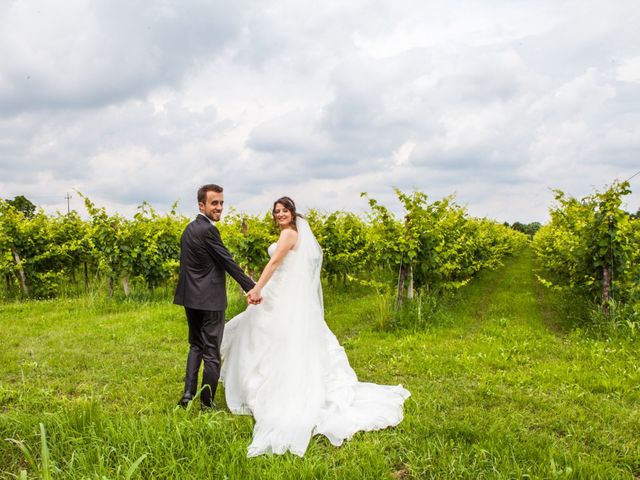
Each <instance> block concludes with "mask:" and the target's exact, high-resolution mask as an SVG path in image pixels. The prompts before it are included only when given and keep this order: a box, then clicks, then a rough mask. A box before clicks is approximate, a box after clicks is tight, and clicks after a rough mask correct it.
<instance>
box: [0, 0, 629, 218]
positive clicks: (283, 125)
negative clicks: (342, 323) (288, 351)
mask: <svg viewBox="0 0 640 480" xmlns="http://www.w3.org/2000/svg"><path fill="white" fill-rule="evenodd" d="M52 18H55V19H56V21H51V19H52ZM639 23H640V13H638V9H637V8H636V6H635V2H633V1H622V0H621V1H619V2H614V3H609V4H603V3H601V2H582V1H580V2H578V1H569V2H563V3H558V2H551V1H543V2H533V3H532V2H528V3H525V2H515V3H514V2H504V1H497V0H496V1H489V2H472V1H466V2H461V3H456V4H452V3H451V2H444V1H435V2H415V1H409V0H406V1H400V2H396V3H393V4H392V3H389V2H369V1H366V2H365V1H364V0H362V1H361V0H357V1H353V2H348V3H345V2H337V1H330V2H324V3H321V4H318V3H310V2H299V1H284V0H280V1H270V2H257V1H246V2H230V1H217V2H210V1H205V0H190V1H183V2H177V1H176V0H163V1H162V2H152V1H140V2H133V3H131V2H125V1H109V2H107V1H99V2H88V1H80V0H71V1H69V2H64V3H60V2H54V1H52V0H46V1H40V2H36V1H34V0H22V1H12V2H4V3H2V4H0V197H11V196H14V195H18V194H25V195H26V196H27V197H29V198H32V199H33V200H34V201H36V202H37V203H39V204H42V205H45V206H46V207H47V208H49V209H55V208H58V209H64V208H66V202H65V201H64V199H63V197H64V195H65V193H66V192H67V191H71V189H72V188H78V189H79V190H80V191H82V192H83V193H85V194H87V195H89V196H90V197H91V198H93V199H95V200H96V201H98V202H99V203H100V202H102V203H104V204H106V205H108V206H109V207H110V208H112V209H118V210H120V211H122V212H123V213H127V214H128V213H131V212H133V211H135V207H136V206H137V205H138V204H139V203H141V202H142V201H143V200H148V201H151V202H152V203H154V204H156V205H158V207H159V208H161V209H162V208H165V209H166V208H168V206H170V205H171V203H173V201H174V200H176V199H180V200H181V202H182V203H181V205H182V209H183V211H184V212H185V213H190V212H192V211H193V210H194V206H195V202H194V200H193V197H194V192H195V190H196V188H197V187H198V186H199V185H200V184H201V183H205V182H209V181H215V182H218V183H221V184H223V185H224V186H225V193H226V198H227V202H228V203H229V204H230V205H234V206H236V207H238V208H240V209H247V210H249V211H253V212H263V211H265V210H266V209H268V208H269V206H270V204H271V201H272V200H273V198H276V197H278V196H281V195H283V194H290V195H292V196H294V198H296V200H297V201H298V203H299V204H300V205H301V206H302V208H303V209H304V208H312V207H315V208H321V209H329V210H330V209H338V208H339V209H350V210H358V209H365V208H366V202H365V201H364V200H363V199H361V198H360V197H359V193H360V192H361V191H367V192H369V193H370V194H371V195H372V196H375V197H376V198H379V199H380V200H381V201H385V202H388V203H389V204H390V205H396V206H397V202H394V200H393V192H392V189H391V187H392V186H398V187H401V188H405V189H411V188H419V189H422V190H424V191H425V192H426V193H428V194H429V196H430V198H432V199H435V198H438V197H441V196H444V195H448V194H451V193H456V194H457V196H458V200H459V201H460V202H461V203H464V204H467V205H468V207H469V210H470V211H471V212H472V213H473V214H475V215H480V216H490V217H493V218H496V219H499V220H508V221H516V220H520V221H533V220H536V219H537V220H542V219H544V218H546V215H547V214H546V211H547V207H548V205H549V203H550V201H551V198H552V197H551V194H550V188H556V187H559V188H562V189H565V190H567V191H568V193H570V194H574V195H584V194H587V193H590V192H591V191H592V188H593V187H594V186H595V187H601V186H603V185H605V184H607V183H609V182H610V181H612V180H613V179H614V178H621V179H623V178H626V177H628V176H630V175H631V174H633V173H634V172H635V171H637V170H639V169H640V165H639V164H638V160H637V159H638V158H639V157H640V155H639V154H640V144H639V143H638V135H637V132H636V130H637V129H636V126H637V125H638V123H639V122H640V93H639V92H638V91H637V88H636V86H637V82H638V81H640V77H638V72H639V71H640V70H638V65H640V63H639V61H638V59H639V58H640V56H639V55H640V52H639V51H638V49H637V45H639V44H640V34H639V33H638V29H637V25H638V24H639ZM636 178H640V177H636ZM636 183H637V181H636ZM633 186H634V188H635V189H636V191H637V192H640V184H637V185H633ZM74 201H75V202H76V203H75V204H72V205H74V206H75V207H76V208H80V203H79V202H78V199H74ZM629 206H630V208H631V209H636V208H638V206H640V195H639V194H638V193H634V194H633V196H632V198H630V201H629Z"/></svg>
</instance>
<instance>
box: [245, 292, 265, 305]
mask: <svg viewBox="0 0 640 480" xmlns="http://www.w3.org/2000/svg"><path fill="white" fill-rule="evenodd" d="M246 297H247V302H248V303H249V304H251V305H258V304H259V303H260V302H262V295H261V293H260V290H257V289H256V288H253V289H251V290H249V291H248V292H247V293H246Z"/></svg>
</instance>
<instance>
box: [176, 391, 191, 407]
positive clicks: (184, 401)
mask: <svg viewBox="0 0 640 480" xmlns="http://www.w3.org/2000/svg"><path fill="white" fill-rule="evenodd" d="M191 400H193V395H191V394H190V393H185V394H184V395H183V396H182V398H181V399H180V401H179V402H178V406H179V407H184V408H186V407H187V405H189V402H190V401H191Z"/></svg>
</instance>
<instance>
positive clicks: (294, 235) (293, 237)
mask: <svg viewBox="0 0 640 480" xmlns="http://www.w3.org/2000/svg"><path fill="white" fill-rule="evenodd" d="M297 240H298V232H296V231H295V230H294V229H293V228H285V229H284V230H282V231H281V232H280V238H279V239H278V243H280V242H284V243H289V244H291V245H294V244H295V243H296V241H297Z"/></svg>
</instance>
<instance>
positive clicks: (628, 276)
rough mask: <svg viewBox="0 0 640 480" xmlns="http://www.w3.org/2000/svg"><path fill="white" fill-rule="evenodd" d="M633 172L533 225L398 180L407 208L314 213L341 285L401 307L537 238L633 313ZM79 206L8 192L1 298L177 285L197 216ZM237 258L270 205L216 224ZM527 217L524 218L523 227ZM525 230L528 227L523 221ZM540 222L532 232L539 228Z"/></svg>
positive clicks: (639, 289)
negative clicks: (51, 211) (188, 231)
mask: <svg viewBox="0 0 640 480" xmlns="http://www.w3.org/2000/svg"><path fill="white" fill-rule="evenodd" d="M630 191H631V190H630V188H629V184H628V183H626V182H625V183H614V184H613V185H612V186H610V187H608V188H607V189H606V190H605V191H603V192H601V193H594V194H592V195H590V196H587V197H585V198H582V199H576V198H573V197H570V196H567V195H565V194H564V193H563V192H561V191H559V190H558V191H556V192H555V193H556V195H555V200H556V201H555V204H554V205H553V206H552V207H551V208H550V215H551V221H550V222H549V223H548V224H547V225H545V226H544V227H542V228H541V229H540V230H538V231H537V233H535V235H534V236H533V241H532V242H530V239H531V237H532V235H525V234H524V233H522V231H526V230H525V229H524V228H516V227H518V226H522V225H521V224H517V225H514V226H513V227H514V228H509V227H508V224H507V225H503V224H499V223H497V222H494V221H491V220H487V219H478V218H473V217H470V216H469V215H468V213H467V211H466V209H465V208H464V207H462V206H460V205H458V204H456V202H455V200H454V199H453V198H452V197H446V198H443V199H440V200H436V201H432V202H430V201H429V199H428V198H427V196H426V195H425V194H424V193H423V192H420V191H414V192H412V193H405V192H402V191H400V190H396V195H397V198H398V200H399V201H400V203H401V205H402V207H403V210H404V212H403V214H402V215H401V216H397V215H395V214H394V213H393V212H392V211H391V210H390V209H389V208H387V207H386V206H384V205H381V204H380V203H379V202H377V201H376V200H375V199H372V198H368V197H367V196H366V194H363V197H365V200H366V201H367V202H368V205H369V210H368V212H367V213H366V214H365V215H362V216H358V215H356V214H354V213H351V212H345V211H336V212H330V213H327V212H320V211H316V210H311V211H309V212H307V214H306V216H307V218H308V220H309V223H310V224H311V227H312V229H313V231H314V232H315V234H316V236H317V238H318V241H319V242H320V244H321V245H322V248H323V250H324V265H323V274H324V277H325V279H326V281H327V282H329V283H330V284H332V285H336V284H340V285H346V284H347V283H357V284H362V285H368V286H370V287H373V288H375V289H376V291H377V292H378V293H380V294H382V295H384V296H386V297H391V296H395V300H394V301H395V303H396V305H398V306H400V305H401V304H402V303H403V301H404V299H405V298H409V299H411V298H413V296H414V295H415V292H417V291H421V292H431V293H434V292H435V293H438V292H445V291H451V290H455V289H458V288H460V287H462V286H464V285H466V284H467V283H468V282H469V280H470V279H472V278H473V277H474V275H476V274H477V273H478V272H479V271H481V270H483V269H486V268H489V269H494V268H496V267H497V266H499V265H501V264H502V262H503V261H504V259H505V258H506V257H508V256H510V255H513V254H514V253H516V252H518V251H520V250H521V249H522V248H523V247H524V246H525V245H528V244H529V243H531V244H532V247H533V250H534V252H535V256H536V275H537V278H538V280H539V281H540V282H541V283H542V284H544V285H545V286H547V287H549V288H553V289H556V290H564V291H571V292H574V293H576V294H577V295H579V296H581V297H584V298H587V299H589V300H590V301H591V302H592V303H593V304H594V305H595V306H596V307H597V308H599V309H600V311H601V313H603V314H604V315H609V312H610V310H611V309H613V311H615V312H617V313H620V312H623V313H624V315H625V318H630V319H631V320H633V321H635V320H637V319H638V315H639V311H640V220H639V219H638V215H637V214H635V215H634V214H630V213H628V212H625V211H624V210H622V209H621V203H622V199H623V197H624V196H625V195H627V194H629V193H630ZM84 203H85V208H86V216H85V217H87V218H86V219H83V217H82V216H81V215H80V214H79V213H78V212H76V211H71V212H69V213H67V214H62V213H57V214H56V215H47V214H45V213H44V212H43V211H41V210H36V209H35V208H34V207H33V206H32V208H25V207H24V205H22V206H21V205H20V204H17V203H15V202H12V201H6V200H0V275H1V276H2V277H3V278H4V282H2V283H3V288H2V289H0V298H3V299H4V300H10V299H27V298H34V299H38V298H52V297H57V296H69V295H71V296H73V295H81V294H83V293H86V292H89V291H91V292H96V291H98V292H99V291H103V292H105V293H107V294H108V296H109V297H111V296H113V295H114V294H115V293H117V292H119V293H120V294H121V295H124V296H129V295H130V294H131V293H132V292H136V291H137V292H153V291H154V289H156V288H157V287H162V288H164V289H165V290H170V289H171V288H172V287H173V285H174V284H175V281H176V278H177V272H178V267H179V239H180V235H181V234H182V231H183V229H184V227H185V226H186V224H187V223H188V222H189V221H190V219H189V218H186V217H184V216H182V215H179V214H178V213H177V205H175V204H174V205H173V207H172V209H171V211H170V212H169V213H165V214H159V213H158V212H157V211H156V210H154V209H153V208H152V207H151V206H150V205H149V204H148V203H146V202H145V203H143V204H142V205H140V207H138V212H137V213H136V214H135V215H134V217H133V218H132V219H127V218H124V217H122V216H120V215H118V214H117V213H116V214H113V215H110V214H108V213H107V212H106V209H105V208H101V207H98V206H96V205H95V204H94V203H93V202H92V201H91V200H90V199H89V198H86V197H84ZM218 226H219V228H220V230H221V234H222V237H223V239H224V240H225V243H226V244H227V246H228V248H229V249H230V250H231V252H232V253H233V255H234V256H235V258H236V260H237V261H238V263H239V264H241V265H242V266H243V267H244V268H245V269H246V270H247V272H248V273H249V274H250V275H253V276H257V275H258V274H259V272H260V271H261V269H262V267H263V266H264V265H265V264H266V262H267V261H268V257H267V247H268V246H269V244H271V243H272V242H273V241H275V240H276V239H277V231H276V230H277V229H276V227H275V224H274V222H273V221H272V219H271V216H270V214H269V213H268V212H267V213H265V215H263V216H257V215H247V214H243V213H240V212H237V211H234V210H233V209H232V210H231V211H230V212H228V213H227V214H226V215H225V216H224V217H223V221H221V222H220V223H219V224H218ZM525 227H526V226H525ZM518 230H522V231H518ZM530 233H532V232H530Z"/></svg>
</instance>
